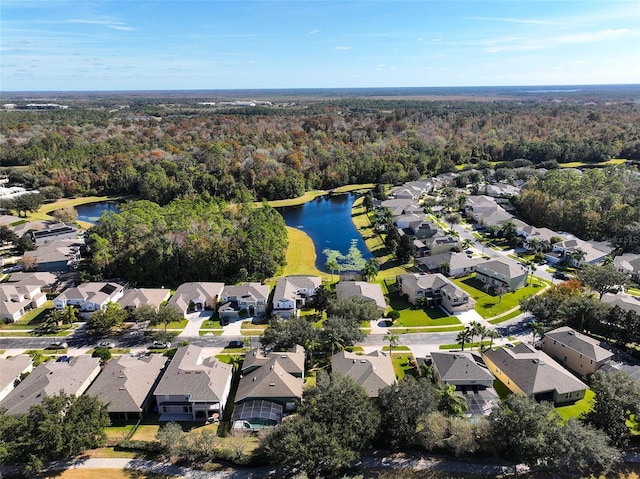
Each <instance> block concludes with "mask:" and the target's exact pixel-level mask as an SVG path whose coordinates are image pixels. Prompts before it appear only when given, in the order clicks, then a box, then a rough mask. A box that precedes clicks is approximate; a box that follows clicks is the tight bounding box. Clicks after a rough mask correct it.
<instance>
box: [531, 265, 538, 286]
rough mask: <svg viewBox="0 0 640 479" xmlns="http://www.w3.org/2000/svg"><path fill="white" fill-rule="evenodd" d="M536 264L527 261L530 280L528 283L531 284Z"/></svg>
mask: <svg viewBox="0 0 640 479" xmlns="http://www.w3.org/2000/svg"><path fill="white" fill-rule="evenodd" d="M537 269H538V268H536V265H535V264H533V261H532V262H531V263H529V271H531V281H529V285H533V278H534V276H533V273H534V272H535V271H536V270H537Z"/></svg>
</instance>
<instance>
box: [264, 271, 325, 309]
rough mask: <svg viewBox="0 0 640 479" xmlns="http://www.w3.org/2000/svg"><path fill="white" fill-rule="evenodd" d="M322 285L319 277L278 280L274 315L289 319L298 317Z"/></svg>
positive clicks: (274, 298)
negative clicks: (299, 312)
mask: <svg viewBox="0 0 640 479" xmlns="http://www.w3.org/2000/svg"><path fill="white" fill-rule="evenodd" d="M321 284H322V279H321V278H320V277H319V276H287V277H284V278H278V282H277V283H276V287H275V289H274V290H273V301H272V305H273V307H272V311H271V312H272V314H274V315H277V316H280V317H281V318H283V319H288V318H290V317H292V316H297V314H298V311H299V310H300V309H301V308H303V307H305V306H306V305H307V302H308V301H310V300H311V298H312V297H313V295H314V294H316V289H318V288H319V287H320V285H321Z"/></svg>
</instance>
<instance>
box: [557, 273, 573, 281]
mask: <svg viewBox="0 0 640 479" xmlns="http://www.w3.org/2000/svg"><path fill="white" fill-rule="evenodd" d="M553 277H554V278H556V279H561V280H562V281H566V280H568V279H569V275H568V274H566V273H563V272H562V271H556V272H555V273H553Z"/></svg>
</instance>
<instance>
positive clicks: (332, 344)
mask: <svg viewBox="0 0 640 479" xmlns="http://www.w3.org/2000/svg"><path fill="white" fill-rule="evenodd" d="M325 346H326V347H327V349H329V350H330V351H331V356H333V353H334V352H335V351H336V349H337V350H338V351H342V350H343V349H344V339H343V338H342V337H341V336H339V335H337V334H336V333H334V332H330V333H328V334H327V335H326V336H325Z"/></svg>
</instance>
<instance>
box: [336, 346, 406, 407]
mask: <svg viewBox="0 0 640 479" xmlns="http://www.w3.org/2000/svg"><path fill="white" fill-rule="evenodd" d="M331 371H332V372H333V373H338V374H342V375H343V376H348V377H350V378H351V379H353V380H354V381H355V382H356V383H357V384H359V385H360V386H362V387H363V388H364V390H365V391H366V392H367V395H368V396H369V397H370V398H377V397H378V392H379V391H380V389H384V388H386V387H387V386H391V385H392V384H394V383H395V382H396V374H395V372H394V371H393V364H392V363H391V357H390V356H389V354H388V353H385V352H383V351H373V352H372V353H369V354H367V355H362V354H355V353H350V352H348V351H340V352H339V353H336V354H334V355H333V356H331Z"/></svg>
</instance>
